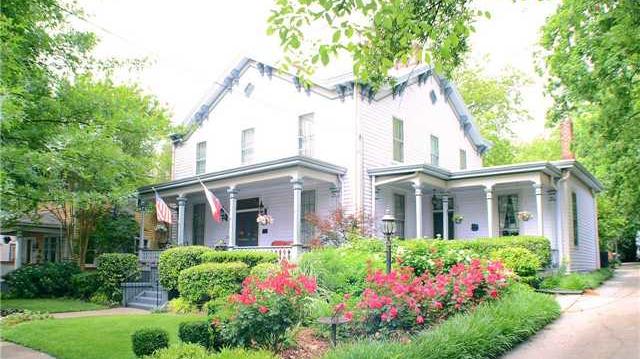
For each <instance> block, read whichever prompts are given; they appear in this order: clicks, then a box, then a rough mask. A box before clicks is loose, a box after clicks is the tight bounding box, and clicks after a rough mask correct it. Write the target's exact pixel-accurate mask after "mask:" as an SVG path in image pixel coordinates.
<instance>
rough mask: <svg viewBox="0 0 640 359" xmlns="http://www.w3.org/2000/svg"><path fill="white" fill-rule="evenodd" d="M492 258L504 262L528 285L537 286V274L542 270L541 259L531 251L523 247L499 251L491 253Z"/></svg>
mask: <svg viewBox="0 0 640 359" xmlns="http://www.w3.org/2000/svg"><path fill="white" fill-rule="evenodd" d="M491 258H492V259H495V260H499V261H500V262H502V264H504V266H505V267H507V268H509V269H511V270H512V271H513V272H514V273H515V274H517V275H518V277H520V279H521V280H522V281H523V282H525V283H527V284H535V282H537V273H538V271H539V270H540V269H542V268H541V267H542V265H541V264H540V259H538V257H537V256H536V255H535V254H533V253H531V251H530V250H528V249H525V248H521V247H506V248H501V249H498V250H496V251H494V252H493V253H491Z"/></svg>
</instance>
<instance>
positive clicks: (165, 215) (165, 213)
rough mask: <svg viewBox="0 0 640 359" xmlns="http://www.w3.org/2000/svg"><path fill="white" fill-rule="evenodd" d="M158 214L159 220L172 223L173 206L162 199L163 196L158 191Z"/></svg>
mask: <svg viewBox="0 0 640 359" xmlns="http://www.w3.org/2000/svg"><path fill="white" fill-rule="evenodd" d="M156 216H157V217H158V222H166V223H168V224H171V208H169V206H167V204H166V203H164V201H163V200H162V197H160V195H159V194H158V193H157V192H156Z"/></svg>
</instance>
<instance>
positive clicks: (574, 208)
mask: <svg viewBox="0 0 640 359" xmlns="http://www.w3.org/2000/svg"><path fill="white" fill-rule="evenodd" d="M571 219H572V222H573V245H574V246H577V245H578V232H579V230H578V196H576V193H575V192H571Z"/></svg>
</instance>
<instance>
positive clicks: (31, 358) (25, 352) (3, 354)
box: [0, 341, 54, 359]
mask: <svg viewBox="0 0 640 359" xmlns="http://www.w3.org/2000/svg"><path fill="white" fill-rule="evenodd" d="M0 358H2V359H54V358H53V357H52V356H50V355H47V354H44V353H40V352H39V351H35V350H33V349H29V348H26V347H23V346H22V345H18V344H14V343H9V342H2V341H0Z"/></svg>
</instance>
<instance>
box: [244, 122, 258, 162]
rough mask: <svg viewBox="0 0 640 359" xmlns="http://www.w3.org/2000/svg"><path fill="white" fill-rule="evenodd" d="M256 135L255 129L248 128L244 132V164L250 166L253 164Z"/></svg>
mask: <svg viewBox="0 0 640 359" xmlns="http://www.w3.org/2000/svg"><path fill="white" fill-rule="evenodd" d="M254 135H255V129H253V128H248V129H246V130H243V131H242V150H241V160H242V164H248V163H251V162H253V151H254V149H253V141H254Z"/></svg>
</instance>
